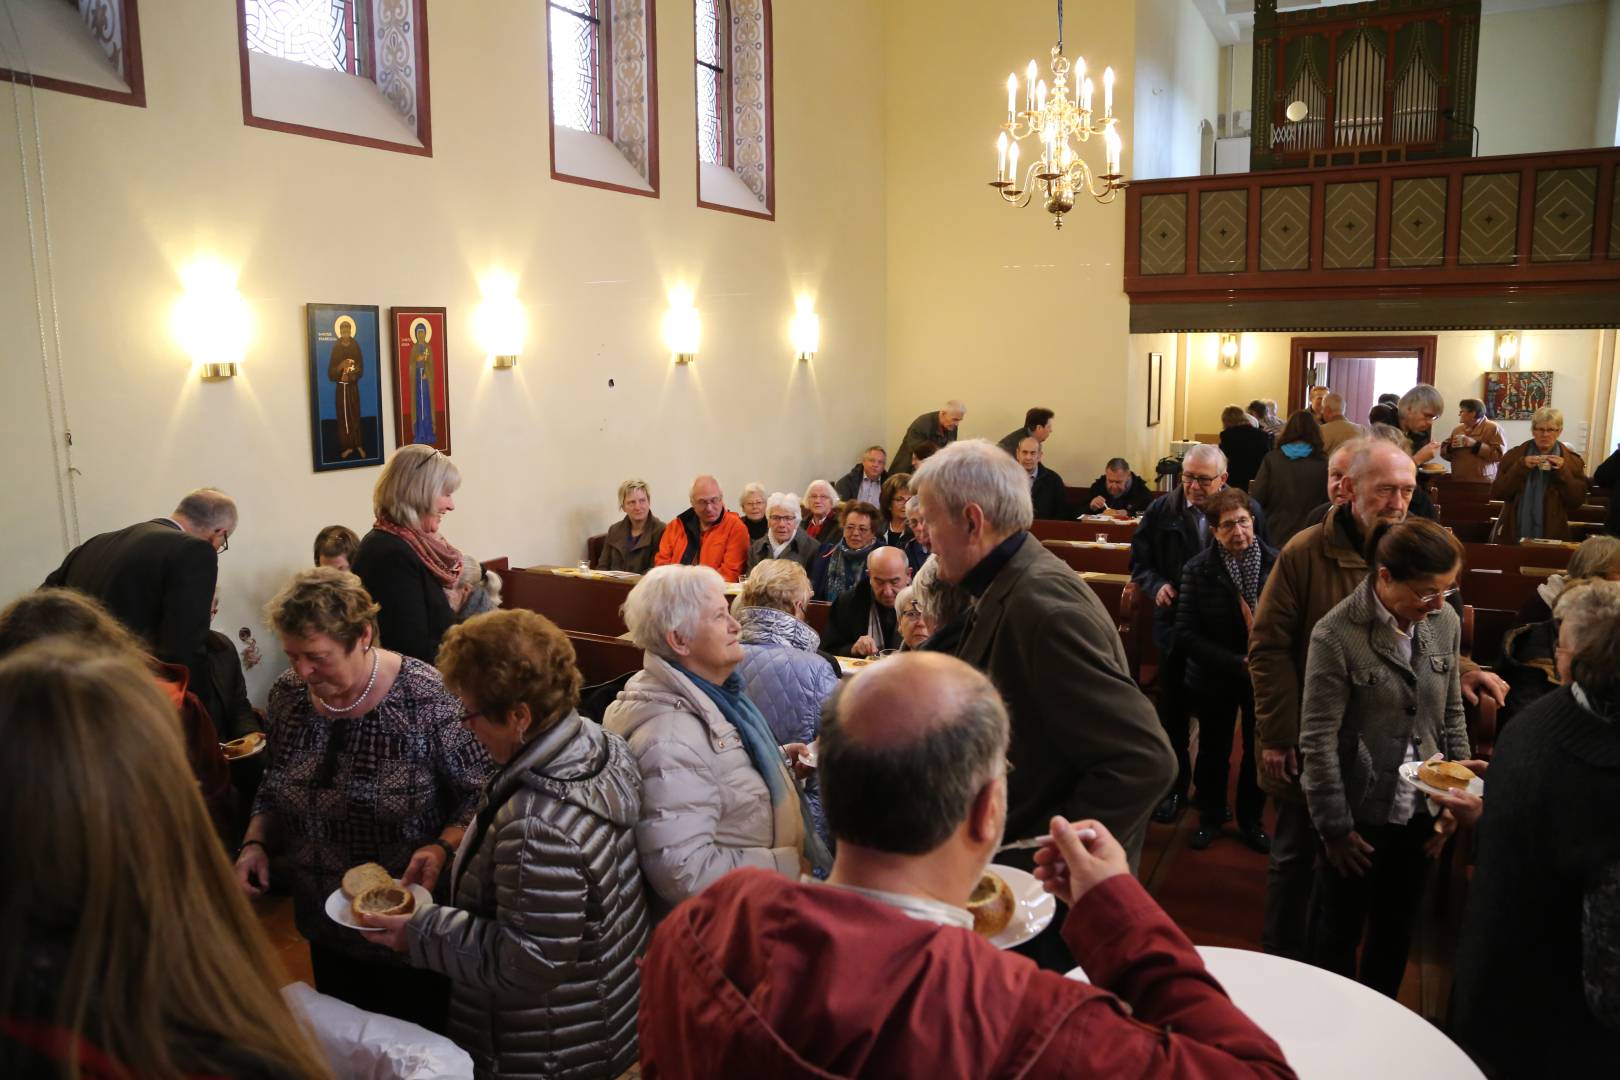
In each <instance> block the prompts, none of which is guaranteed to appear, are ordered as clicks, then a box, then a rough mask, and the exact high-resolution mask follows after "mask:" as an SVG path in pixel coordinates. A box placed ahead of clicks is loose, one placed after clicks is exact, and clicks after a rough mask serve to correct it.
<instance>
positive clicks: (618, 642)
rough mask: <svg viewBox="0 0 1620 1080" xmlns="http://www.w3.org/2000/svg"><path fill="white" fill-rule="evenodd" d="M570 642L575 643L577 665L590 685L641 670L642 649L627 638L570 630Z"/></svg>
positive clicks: (586, 682)
mask: <svg viewBox="0 0 1620 1080" xmlns="http://www.w3.org/2000/svg"><path fill="white" fill-rule="evenodd" d="M568 640H569V641H570V642H571V643H573V646H574V662H575V664H576V665H577V666H578V667H579V673H580V675H581V676H582V677H583V678H584V680H585V685H586V686H596V685H598V684H600V683H605V682H610V681H612V680H613V679H616V678H618V677H619V676H620V675H626V674H628V673H630V672H632V671H640V670H641V650H640V649H638V648H637V647H636V646H635V645H633V644H631V643H630V642H628V641H626V640H624V639H623V638H617V637H603V636H601V635H600V634H582V633H579V632H578V631H570V632H569V634H568Z"/></svg>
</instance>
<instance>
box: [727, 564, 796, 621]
mask: <svg viewBox="0 0 1620 1080" xmlns="http://www.w3.org/2000/svg"><path fill="white" fill-rule="evenodd" d="M809 602H810V576H809V575H808V574H806V573H805V572H804V567H802V566H800V565H799V564H798V563H797V562H795V561H794V560H792V559H766V560H765V561H764V562H762V563H760V564H758V565H757V566H755V567H754V568H753V569H752V570H750V571H748V577H747V578H746V579H745V580H744V581H743V587H742V592H741V593H740V594H739V595H738V596H737V602H736V603H735V604H734V605H732V609H731V610H732V613H733V614H735V613H736V612H739V611H741V610H742V609H743V608H750V607H758V608H770V609H771V610H772V611H785V612H787V613H788V614H789V615H792V614H793V609H794V608H795V607H797V606H798V605H799V604H807V603H809Z"/></svg>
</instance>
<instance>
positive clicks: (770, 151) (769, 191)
mask: <svg viewBox="0 0 1620 1080" xmlns="http://www.w3.org/2000/svg"><path fill="white" fill-rule="evenodd" d="M759 5H760V17H761V25H760V33H761V35H762V36H763V40H762V42H761V44H762V46H763V49H764V55H763V56H762V58H761V59H762V62H763V64H764V76H765V208H764V209H763V210H749V209H745V208H743V207H740V206H728V205H726V204H725V203H717V202H709V201H707V200H705V199H704V198H703V166H704V164H705V162H704V161H703V155H702V154H701V153H699V152H698V150H697V143H696V141H695V137H696V135H697V125H698V124H699V123H701V122H702V118H701V117H697V118H695V119H694V121H693V135H694V142H693V147H692V150H693V153H692V159H693V178H694V180H695V182H696V191H697V204H698V206H700V207H702V208H703V209H705V210H719V211H721V212H722V213H727V214H739V215H741V216H742V217H749V218H755V219H757V220H760V221H775V220H776V57H775V48H776V34H775V31H774V29H773V27H772V16H771V0H759ZM692 25H693V27H694V28H696V26H697V4H696V3H695V2H694V3H693V5H692ZM725 40H726V48H727V58H728V59H731V57H730V49H731V47H732V41H731V2H730V0H726V30H725ZM693 52H694V56H693V59H694V61H695V60H696V55H695V54H696V50H695V49H694V50H693ZM735 71H736V64H735V63H732V64H731V67H730V68H729V69H728V72H729V74H735ZM692 102H693V104H694V106H695V105H696V103H697V64H696V63H694V64H693V65H692ZM732 102H733V99H732V79H731V78H730V77H728V78H727V79H726V103H727V104H726V107H727V112H728V114H729V113H730V111H731V110H732V108H733V107H734V106H733V103H732ZM693 111H694V114H695V112H696V110H695V109H694V110H693ZM728 119H729V120H730V121H731V122H732V123H731V126H728V127H727V128H726V129H725V130H726V131H727V132H733V134H732V136H731V137H729V138H727V140H726V154H725V156H726V161H727V164H725V165H723V166H716V167H717V168H725V169H733V168H734V167H735V163H736V157H735V134H734V129H735V117H730V116H728Z"/></svg>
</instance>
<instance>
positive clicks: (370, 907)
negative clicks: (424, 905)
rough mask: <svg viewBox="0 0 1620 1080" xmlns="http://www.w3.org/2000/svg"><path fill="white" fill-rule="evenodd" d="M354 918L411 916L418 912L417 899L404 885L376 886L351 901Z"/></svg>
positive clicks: (390, 883)
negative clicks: (412, 913) (365, 916)
mask: <svg viewBox="0 0 1620 1080" xmlns="http://www.w3.org/2000/svg"><path fill="white" fill-rule="evenodd" d="M350 907H351V908H353V910H354V917H355V918H356V919H359V918H360V917H361V916H363V915H409V914H410V913H411V912H413V911H415V910H416V897H414V896H412V895H411V890H409V889H407V888H405V887H404V886H403V885H395V884H394V883H393V882H391V881H390V882H389V883H388V884H387V885H375V886H372V887H371V888H369V889H367V890H366V891H365V892H363V893H361V894H360V895H359V896H356V897H355V898H354V899H353V900H352V901H350Z"/></svg>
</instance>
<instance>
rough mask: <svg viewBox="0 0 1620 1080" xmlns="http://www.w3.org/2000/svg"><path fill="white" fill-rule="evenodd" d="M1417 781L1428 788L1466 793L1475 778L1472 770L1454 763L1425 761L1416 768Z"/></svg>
mask: <svg viewBox="0 0 1620 1080" xmlns="http://www.w3.org/2000/svg"><path fill="white" fill-rule="evenodd" d="M1418 779H1419V780H1421V781H1423V782H1424V783H1425V784H1428V785H1429V786H1430V787H1436V788H1446V789H1448V790H1451V791H1467V790H1468V784H1469V782H1470V781H1472V780H1473V779H1475V777H1474V770H1472V769H1470V768H1469V767H1468V766H1466V765H1462V764H1459V763H1458V762H1455V761H1425V762H1424V763H1423V764H1421V765H1419V766H1418Z"/></svg>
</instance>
